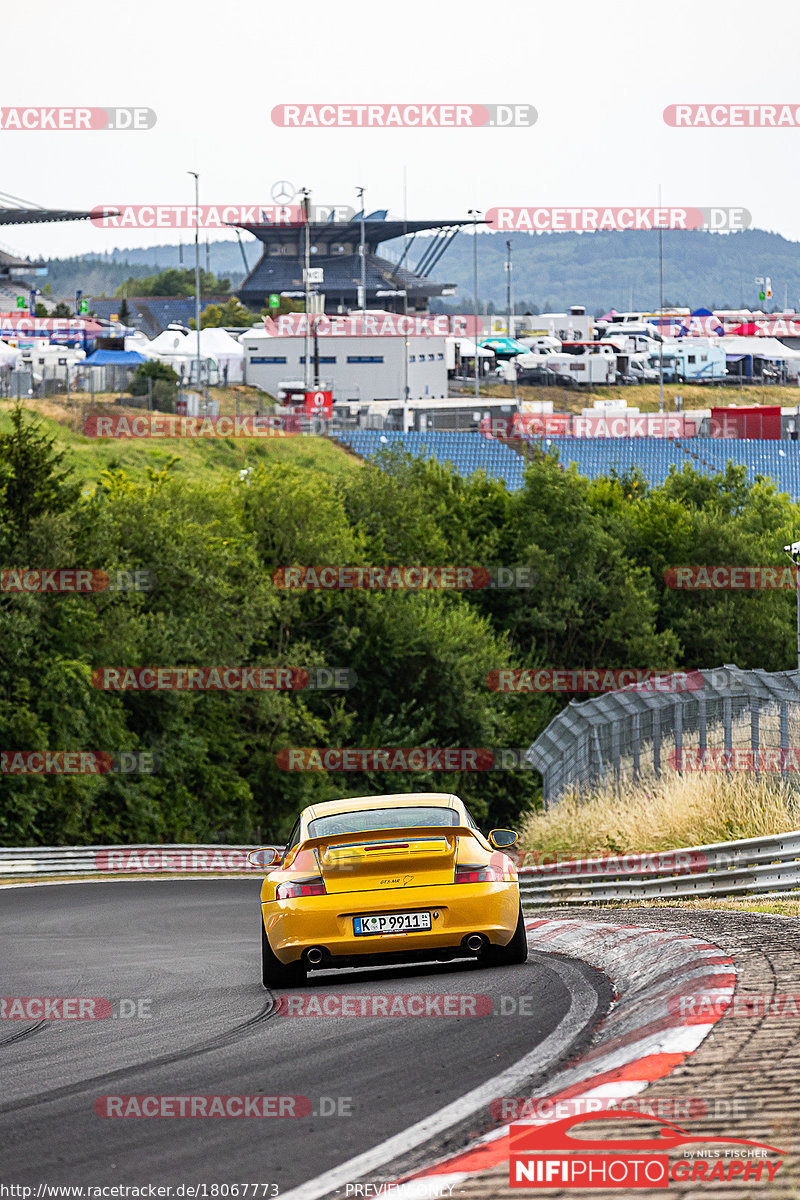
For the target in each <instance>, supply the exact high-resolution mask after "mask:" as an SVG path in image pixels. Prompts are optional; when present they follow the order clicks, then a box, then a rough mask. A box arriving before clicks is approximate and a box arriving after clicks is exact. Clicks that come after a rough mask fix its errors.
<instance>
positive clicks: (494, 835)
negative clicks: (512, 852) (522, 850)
mask: <svg viewBox="0 0 800 1200" xmlns="http://www.w3.org/2000/svg"><path fill="white" fill-rule="evenodd" d="M518 841H519V834H518V833H514V830H513V829H493V830H492V832H491V833H490V834H489V845H490V846H494V848H495V850H507V849H508V848H509V847H510V846H513V845H515V844H516V843H517V842H518Z"/></svg>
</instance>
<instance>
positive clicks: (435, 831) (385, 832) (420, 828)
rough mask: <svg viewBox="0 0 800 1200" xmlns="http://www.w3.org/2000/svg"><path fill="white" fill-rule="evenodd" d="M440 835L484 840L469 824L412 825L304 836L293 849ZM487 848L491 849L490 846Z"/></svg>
mask: <svg viewBox="0 0 800 1200" xmlns="http://www.w3.org/2000/svg"><path fill="white" fill-rule="evenodd" d="M442 836H450V837H453V838H457V837H471V838H475V840H476V841H481V840H485V839H484V838H483V834H481V833H478V832H477V830H475V829H471V828H470V827H469V825H412V826H411V827H409V826H405V827H404V828H400V829H395V828H392V829H366V830H364V831H363V832H362V831H359V832H358V833H334V834H329V835H328V836H327V837H315V838H306V839H305V841H302V842H298V844H297V846H296V847H294V849H295V850H297V851H300V850H318V849H320V848H321V847H326V848H327V847H328V846H347V845H350V844H353V843H356V844H362V843H366V842H370V843H372V842H402V841H411V840H412V839H413V840H415V841H419V840H420V839H424V838H426V837H437V838H438V837H442ZM489 848H490V849H491V847H489Z"/></svg>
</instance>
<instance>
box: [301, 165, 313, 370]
mask: <svg viewBox="0 0 800 1200" xmlns="http://www.w3.org/2000/svg"><path fill="white" fill-rule="evenodd" d="M301 192H302V196H303V218H304V220H303V233H304V239H303V289H304V291H305V304H306V322H305V325H306V327H305V334H304V338H303V349H304V351H305V353H304V356H303V357H304V366H303V383H304V385H305V390H306V391H309V390H310V388H311V339H310V328H309V326H310V322H311V312H310V308H311V303H310V298H309V297H310V290H311V289H310V286H309V273H310V271H311V241H310V230H309V228H308V223H309V221H310V220H311V193H310V191H309V190H308V188H302V189H301Z"/></svg>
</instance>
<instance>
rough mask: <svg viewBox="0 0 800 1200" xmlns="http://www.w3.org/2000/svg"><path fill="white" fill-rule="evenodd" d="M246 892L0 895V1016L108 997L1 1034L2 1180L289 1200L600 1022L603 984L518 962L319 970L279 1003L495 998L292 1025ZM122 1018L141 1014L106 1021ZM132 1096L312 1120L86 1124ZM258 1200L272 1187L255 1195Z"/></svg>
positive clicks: (542, 959)
mask: <svg viewBox="0 0 800 1200" xmlns="http://www.w3.org/2000/svg"><path fill="white" fill-rule="evenodd" d="M258 892H259V881H258V880H250V879H246V880H242V879H235V880H234V879H232V880H161V881H155V882H148V881H139V882H113V883H87V884H71V885H69V886H50V887H31V888H21V889H0V943H1V945H0V964H1V965H0V995H2V997H5V998H7V1004H6V1011H7V1012H8V1011H10V1009H9V1005H8V998H12V997H67V996H70V997H99V998H106V999H108V1000H110V1001H111V1003H112V1008H113V1011H114V1013H115V1015H114V1016H109V1017H107V1018H105V1019H95V1020H83V1021H68V1020H59V1021H56V1020H43V1021H34V1020H11V1019H5V1020H0V1078H2V1091H1V1092H0V1182H2V1183H16V1184H33V1185H38V1184H39V1183H42V1182H45V1183H49V1184H84V1185H86V1184H94V1185H98V1184H99V1185H108V1184H111V1185H113V1184H133V1185H136V1184H147V1183H155V1184H172V1185H173V1186H174V1185H178V1184H181V1183H183V1184H201V1183H204V1184H206V1185H207V1186H210V1185H212V1184H232V1183H243V1182H248V1183H260V1184H269V1185H276V1186H277V1189H278V1190H279V1192H280V1193H281V1194H284V1193H285V1192H287V1191H288V1190H290V1189H293V1188H296V1187H297V1186H298V1185H301V1184H304V1183H306V1182H307V1181H310V1180H313V1179H315V1178H316V1177H317V1176H319V1175H322V1174H324V1173H325V1172H330V1171H331V1170H332V1169H334V1168H336V1167H339V1166H340V1165H341V1164H342V1163H346V1162H347V1161H348V1160H349V1159H351V1158H353V1157H354V1156H358V1155H361V1154H363V1152H364V1151H367V1150H369V1149H370V1148H371V1147H375V1146H378V1145H379V1144H380V1143H382V1142H384V1141H385V1140H386V1139H389V1138H393V1137H396V1135H398V1134H401V1133H402V1132H403V1131H404V1130H407V1129H408V1128H409V1127H411V1126H414V1125H415V1123H418V1122H420V1121H421V1120H422V1119H423V1118H426V1117H429V1116H431V1115H432V1114H436V1113H438V1112H440V1111H441V1110H442V1109H443V1108H445V1107H446V1106H447V1105H451V1104H453V1103H454V1102H456V1101H458V1099H459V1098H460V1097H463V1096H464V1094H465V1093H468V1092H470V1090H471V1089H474V1088H477V1087H478V1086H479V1085H481V1084H484V1083H486V1082H487V1081H489V1080H491V1079H492V1078H493V1077H494V1076H495V1075H497V1074H498V1073H500V1072H502V1071H503V1070H505V1069H507V1068H509V1067H511V1066H512V1065H513V1064H514V1063H516V1062H517V1061H518V1060H520V1059H522V1058H523V1057H524V1056H526V1055H530V1052H531V1051H533V1050H535V1049H536V1048H537V1047H542V1044H543V1043H545V1045H544V1047H543V1050H542V1060H541V1062H539V1063H538V1064H537V1077H538V1078H542V1075H543V1074H544V1077H546V1074H547V1072H548V1071H549V1070H554V1069H555V1068H556V1067H557V1066H558V1064H559V1063H560V1062H563V1060H564V1059H565V1058H566V1057H567V1056H568V1055H569V1054H570V1053H571V1052H573V1051H574V1050H575V1048H576V1047H577V1046H578V1045H583V1044H584V1043H585V1042H586V1041H587V1040H588V1038H589V1037H590V1035H591V1030H592V1028H593V1027H594V1026H595V1025H596V1024H597V1022H598V1021H599V1020H600V1018H601V1017H602V1016H603V1014H604V1012H605V1011H606V1009H607V1007H608V1003H609V991H608V988H607V986H606V982H607V981H605V978H604V977H603V976H602V975H600V974H599V973H598V972H595V971H593V970H592V969H591V968H589V967H586V966H582V965H581V964H578V963H570V964H568V965H567V964H564V963H563V962H561V961H560V960H558V959H555V958H550V956H547V955H542V954H535V955H534V954H532V955H531V957H530V959H529V961H528V962H527V963H526V964H524V965H523V966H517V967H505V968H500V969H494V970H492V969H487V968H484V967H481V966H480V965H479V964H478V963H476V962H474V961H463V962H455V963H436V964H432V965H424V966H420V965H414V966H408V967H383V968H364V969H360V970H358V971H338V972H325V973H323V972H313V973H311V975H310V980H309V984H308V986H307V988H305V989H302V993H301V992H297V993H293V995H300V994H302V995H303V996H305V997H306V998H308V997H311V996H314V997H317V998H319V999H320V1000H323V999H325V998H326V997H339V996H347V997H354V996H358V997H360V996H365V995H368V996H375V995H385V996H387V997H389V998H391V997H392V996H395V995H397V994H402V995H408V994H414V995H416V996H424V997H426V998H427V1003H429V1004H430V1003H433V1004H434V1006H435V1005H436V1003H437V1002H438V1003H444V1001H443V1000H438V1001H437V997H438V998H441V997H444V996H453V995H457V994H461V995H466V996H467V997H471V996H473V995H476V994H477V995H480V996H483V997H489V998H490V999H491V1009H492V1011H491V1013H490V1014H487V1015H484V1016H468V1015H467V1016H457V1017H453V1016H449V1017H448V1016H435V1015H432V1016H406V1017H384V1016H357V1017H352V1016H304V1017H298V1016H287V1015H284V1014H282V1013H281V1012H280V1011H279V1010H278V1009H276V997H275V996H273V995H272V994H271V993H269V992H266V991H265V990H264V989H263V988H262V986H261V982H260V963H259V924H258V923H259V919H260V912H259V897H258ZM576 996H577V997H578V999H577V1000H576ZM123 1000H124V1001H126V1002H127V1003H126V1004H122V1005H121V1001H123ZM359 1003H360V1002H359ZM451 1003H452V1002H451ZM480 1003H481V1004H482V1005H483V1007H484V1008H485V1007H488V1002H487V1001H486V1000H484V1001H482V1002H480ZM120 1006H121V1007H120ZM468 1008H469V1002H467V1009H468ZM131 1010H133V1011H134V1012H136V1014H137V1015H134V1016H124V1015H117V1014H120V1013H121V1012H126V1011H131ZM98 1011H99V1009H98ZM131 1094H133V1095H138V1096H142V1095H148V1096H153V1095H156V1096H187V1095H204V1096H209V1095H226V1096H228V1095H245V1096H254V1095H259V1094H265V1095H275V1096H286V1095H289V1096H302V1097H308V1101H309V1102H310V1106H311V1112H310V1113H309V1114H308V1115H305V1116H296V1117H294V1118H290V1117H286V1116H285V1117H282V1118H258V1117H242V1118H236V1117H208V1118H194V1119H192V1118H188V1117H185V1118H179V1117H174V1118H170V1117H154V1118H146V1117H144V1118H135V1117H129V1118H127V1119H125V1118H107V1117H102V1116H99V1115H98V1114H97V1112H96V1111H95V1101H96V1100H98V1098H99V1097H102V1096H109V1095H111V1096H120V1095H131ZM302 1107H303V1104H302V1103H300V1104H299V1105H298V1108H302ZM331 1110H332V1111H331ZM329 1111H330V1115H327V1113H328V1112H329ZM488 1120H489V1117H488V1112H487V1111H486V1110H485V1109H482V1110H481V1111H480V1112H476V1113H475V1115H474V1116H473V1117H471V1118H470V1119H469V1120H468V1121H467V1122H466V1124H464V1122H463V1121H462V1123H461V1125H460V1127H459V1130H457V1131H456V1134H455V1135H454V1133H453V1131H452V1130H451V1133H450V1135H449V1138H450V1140H448V1135H447V1134H445V1133H441V1132H440V1134H439V1136H438V1138H432V1139H431V1140H430V1141H429V1143H427V1144H426V1146H425V1147H424V1150H425V1152H426V1153H427V1154H428V1155H429V1156H430V1155H431V1154H432V1153H434V1152H435V1150H436V1149H437V1147H439V1148H441V1147H442V1146H443V1145H445V1144H446V1145H448V1146H452V1145H453V1140H452V1139H453V1136H461V1137H464V1136H466V1133H467V1132H471V1133H474V1132H476V1131H479V1130H480V1129H481V1128H485V1127H487V1123H488ZM397 1161H398V1159H397V1156H393V1158H392V1162H395V1163H396V1162H397ZM390 1174H391V1171H389V1170H388V1169H387V1176H388V1175H390ZM240 1194H241V1193H240ZM253 1194H254V1193H253V1192H252V1191H251V1192H250V1195H251V1196H252V1195H253ZM270 1194H275V1188H274V1187H272V1188H269V1189H268V1190H260V1191H259V1192H258V1195H259V1197H260V1196H262V1195H270ZM309 1194H310V1193H309ZM173 1195H174V1192H173ZM208 1195H209V1196H211V1192H208Z"/></svg>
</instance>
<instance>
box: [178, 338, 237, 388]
mask: <svg viewBox="0 0 800 1200" xmlns="http://www.w3.org/2000/svg"><path fill="white" fill-rule="evenodd" d="M185 352H186V353H188V355H189V357H190V358H195V357H196V355H197V334H196V333H194V332H192V333H190V334H188V336H187V337H186V338H185ZM200 355H201V357H202V358H205V359H209V358H213V359H214V360H215V361H216V363H217V366H218V367H219V373H220V378H221V379H225V378H227V380H228V383H241V382H242V380H243V379H244V372H243V369H242V364H243V362H244V348H243V347H242V346H240V345H239V343H238V342H237V340H236V338H234V337H231V335H230V334H229V333H228V331H227V330H226V329H202V330H201V331H200ZM226 368H227V375H226Z"/></svg>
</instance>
